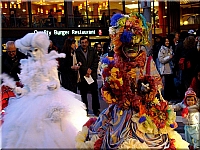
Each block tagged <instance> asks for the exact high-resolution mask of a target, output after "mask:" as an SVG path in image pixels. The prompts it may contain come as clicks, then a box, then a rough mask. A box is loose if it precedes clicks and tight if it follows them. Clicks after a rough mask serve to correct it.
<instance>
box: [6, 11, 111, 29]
mask: <svg viewBox="0 0 200 150" xmlns="http://www.w3.org/2000/svg"><path fill="white" fill-rule="evenodd" d="M101 18H102V16H99V15H81V16H74V15H71V16H70V15H69V16H67V19H66V18H65V16H64V15H63V16H61V18H58V17H57V16H55V17H48V15H32V23H31V26H30V27H33V28H48V27H51V28H54V27H56V28H62V27H108V26H109V21H110V20H109V17H106V18H105V19H104V20H101ZM29 21H30V19H29V15H28V14H27V15H23V16H10V15H2V28H24V27H29Z"/></svg>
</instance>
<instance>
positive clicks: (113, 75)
mask: <svg viewBox="0 0 200 150" xmlns="http://www.w3.org/2000/svg"><path fill="white" fill-rule="evenodd" d="M117 72H119V69H118V68H115V67H113V68H112V69H111V71H110V73H111V76H112V77H113V78H116V77H117Z"/></svg>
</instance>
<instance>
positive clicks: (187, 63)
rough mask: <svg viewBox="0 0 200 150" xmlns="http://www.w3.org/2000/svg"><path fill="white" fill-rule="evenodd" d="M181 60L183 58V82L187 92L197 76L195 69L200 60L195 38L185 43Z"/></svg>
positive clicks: (190, 37) (192, 37)
mask: <svg viewBox="0 0 200 150" xmlns="http://www.w3.org/2000/svg"><path fill="white" fill-rule="evenodd" d="M181 58H183V68H182V81H183V83H184V86H185V91H186V90H187V89H188V88H189V86H190V84H191V82H192V78H193V77H194V76H195V68H196V67H197V65H198V59H199V58H198V51H197V49H196V47H195V38H194V36H188V37H187V38H185V40H184V41H183V53H182V56H181Z"/></svg>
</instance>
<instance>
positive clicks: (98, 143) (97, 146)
mask: <svg viewBox="0 0 200 150" xmlns="http://www.w3.org/2000/svg"><path fill="white" fill-rule="evenodd" d="M102 143H103V138H100V139H98V140H97V141H96V142H95V143H94V149H95V150H100V149H101V145H102Z"/></svg>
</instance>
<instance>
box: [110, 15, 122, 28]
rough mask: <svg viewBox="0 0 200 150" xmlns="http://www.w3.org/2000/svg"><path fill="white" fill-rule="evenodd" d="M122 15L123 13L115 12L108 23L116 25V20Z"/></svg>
mask: <svg viewBox="0 0 200 150" xmlns="http://www.w3.org/2000/svg"><path fill="white" fill-rule="evenodd" d="M122 17H124V15H123V14H120V13H116V14H114V15H113V17H112V18H111V19H110V20H111V23H110V25H111V26H117V22H118V20H119V19H120V18H122Z"/></svg>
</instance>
